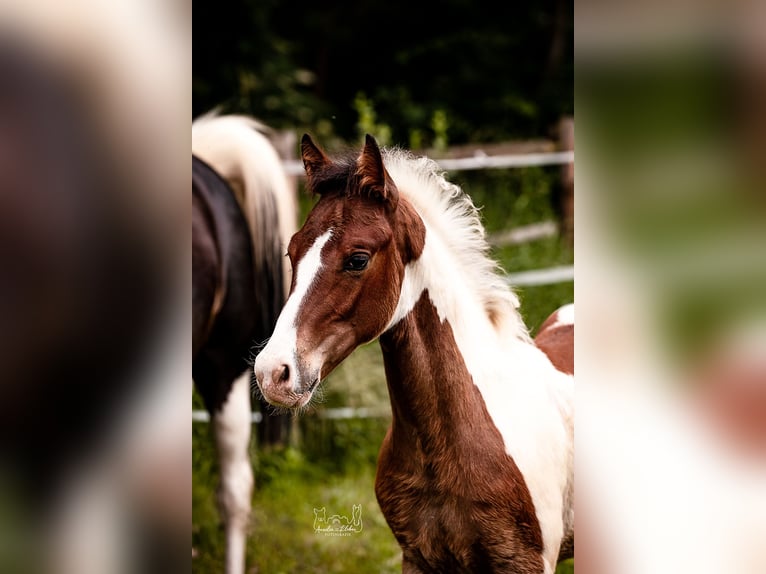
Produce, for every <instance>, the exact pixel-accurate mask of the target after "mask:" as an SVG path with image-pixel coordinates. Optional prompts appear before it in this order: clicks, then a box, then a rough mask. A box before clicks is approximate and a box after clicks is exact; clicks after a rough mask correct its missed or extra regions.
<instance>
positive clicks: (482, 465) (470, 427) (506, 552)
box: [375, 292, 543, 574]
mask: <svg viewBox="0 0 766 574" xmlns="http://www.w3.org/2000/svg"><path fill="white" fill-rule="evenodd" d="M380 342H381V347H382V349H383V355H384V361H385V367H386V378H387V380H388V385H389V394H390V397H391V403H392V410H393V414H394V419H393V423H392V427H391V429H390V430H389V432H388V434H387V436H386V438H385V441H384V443H383V446H382V448H381V452H380V458H379V462H378V472H377V479H376V485H375V491H376V495H377V498H378V503H379V504H380V508H381V510H382V511H383V515H384V516H385V517H386V520H387V521H388V524H389V526H390V528H391V530H392V532H393V533H394V536H396V539H397V540H398V541H399V544H400V545H401V547H402V552H403V562H404V568H405V570H406V568H413V569H414V570H415V571H422V572H434V573H444V572H472V573H473V572H517V573H521V574H525V573H532V572H534V573H539V572H541V571H542V569H543V566H542V550H543V543H542V534H541V531H540V525H539V523H538V522H537V517H536V515H535V508H534V503H533V502H532V498H531V495H530V493H529V490H528V489H527V486H526V484H525V482H524V478H523V477H522V475H521V473H520V471H519V469H518V467H517V466H516V464H515V463H514V461H513V459H512V458H511V457H509V456H508V455H507V454H506V452H505V447H504V443H503V439H502V437H501V435H500V433H499V431H498V430H497V428H496V427H495V426H494V424H493V423H492V420H491V418H490V415H489V413H488V412H487V409H486V405H485V403H484V400H483V398H482V396H481V394H480V392H479V390H478V388H477V387H476V386H475V385H474V384H473V381H472V378H471V375H470V373H469V372H468V369H467V367H466V366H465V363H464V362H463V361H462V359H461V356H460V353H459V350H458V348H457V344H456V342H455V340H454V336H453V333H452V328H451V327H450V325H449V324H448V323H446V322H444V323H442V322H441V321H440V319H439V316H438V313H437V311H436V309H435V308H434V306H433V304H432V303H431V302H430V300H429V298H428V293H427V292H424V293H423V295H422V296H421V298H420V300H419V301H418V303H417V304H416V305H415V308H414V309H413V311H412V312H411V313H410V314H409V315H408V316H407V317H406V318H405V319H403V320H402V321H401V322H400V323H399V324H398V325H396V326H395V327H394V328H393V329H392V330H391V331H389V332H387V333H385V334H384V335H383V336H381V338H380Z"/></svg>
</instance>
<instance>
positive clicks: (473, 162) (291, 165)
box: [283, 151, 574, 176]
mask: <svg viewBox="0 0 766 574" xmlns="http://www.w3.org/2000/svg"><path fill="white" fill-rule="evenodd" d="M283 163H284V166H285V170H286V171H287V173H288V174H290V175H300V176H302V175H305V174H306V172H305V170H304V169H303V163H302V162H301V161H300V160H297V159H296V160H287V161H285V162H283ZM436 163H438V164H439V166H441V167H442V168H443V169H445V170H447V171H465V170H472V169H508V168H517V167H534V166H542V165H564V164H567V163H574V152H573V151H556V152H545V153H521V154H506V155H487V154H486V153H484V152H481V151H479V152H476V153H475V154H474V155H472V156H470V157H460V158H451V159H447V158H445V159H437V160H436Z"/></svg>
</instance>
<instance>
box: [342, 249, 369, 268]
mask: <svg viewBox="0 0 766 574" xmlns="http://www.w3.org/2000/svg"><path fill="white" fill-rule="evenodd" d="M369 262H370V256H369V255H367V254H366V253H353V254H352V255H351V257H349V258H348V259H346V262H345V263H344V264H343V269H344V270H345V271H364V270H365V269H367V264H368V263H369Z"/></svg>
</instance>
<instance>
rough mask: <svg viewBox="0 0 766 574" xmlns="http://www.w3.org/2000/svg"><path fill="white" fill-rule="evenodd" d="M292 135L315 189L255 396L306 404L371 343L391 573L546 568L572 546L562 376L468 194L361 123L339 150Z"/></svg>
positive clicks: (568, 390)
mask: <svg viewBox="0 0 766 574" xmlns="http://www.w3.org/2000/svg"><path fill="white" fill-rule="evenodd" d="M301 149H302V157H303V163H304V166H305V168H306V175H307V185H308V189H309V190H310V191H312V192H313V193H314V194H317V195H318V196H319V200H318V202H317V203H316V204H315V206H314V207H313V209H312V211H311V212H310V214H309V215H308V218H307V219H306V222H305V223H304V225H303V227H302V228H301V229H300V230H299V231H298V233H296V234H295V235H294V236H293V238H292V240H291V242H290V247H289V250H288V253H289V256H290V260H291V262H292V263H293V269H294V271H293V287H292V292H291V294H290V297H289V299H288V300H287V302H286V304H285V306H284V308H283V310H282V313H281V314H280V317H279V320H278V321H277V325H276V328H275V330H274V333H273V335H272V336H271V338H270V339H269V342H268V344H267V345H266V346H265V347H264V348H263V349H262V351H261V353H260V354H259V355H258V357H256V361H255V365H254V371H255V376H256V380H257V383H258V386H259V387H260V389H261V392H262V393H263V395H264V397H265V398H266V399H267V400H269V401H270V402H271V403H272V404H274V405H278V406H280V407H282V408H292V409H301V408H304V407H305V406H306V405H308V404H309V403H310V401H311V400H312V397H313V394H314V391H315V390H316V388H317V387H318V385H319V384H320V382H321V381H322V379H324V378H325V377H326V376H327V375H328V374H329V373H330V372H331V371H332V370H333V369H334V368H335V367H337V366H338V365H339V364H340V363H341V362H342V361H343V360H344V359H345V358H346V357H348V356H349V355H350V354H351V353H352V352H353V350H354V349H355V348H356V347H358V346H359V345H361V344H364V343H367V342H369V341H372V340H374V339H379V342H380V346H381V350H382V352H383V360H384V366H385V372H386V381H387V385H388V392H389V397H390V401H391V409H392V415H393V419H392V424H391V427H390V428H389V431H388V433H387V435H386V437H385V439H384V441H383V445H382V447H381V451H380V455H379V458H378V468H377V476H376V481H375V493H376V496H377V499H378V503H379V505H380V508H381V510H382V512H383V515H384V517H385V518H386V521H387V522H388V525H389V527H390V528H391V531H392V532H393V534H394V536H395V537H396V539H397V541H398V542H399V545H400V546H401V548H402V571H403V572H406V573H416V572H430V573H443V572H487V573H489V572H516V573H520V574H527V573H528V574H532V573H534V574H540V573H541V572H544V573H545V574H551V573H552V572H553V571H554V570H555V568H556V565H557V563H558V562H559V561H561V560H563V559H566V558H570V557H571V556H572V553H573V540H574V453H573V450H574V440H573V438H574V436H573V435H574V428H573V426H574V404H573V397H574V385H573V377H572V375H570V374H568V373H565V372H563V371H562V370H559V368H557V366H555V365H554V363H553V362H552V361H551V359H550V358H549V356H548V354H546V353H545V352H543V351H542V350H541V348H540V347H538V346H537V345H536V344H535V342H534V341H533V340H532V338H531V337H530V334H529V332H528V329H527V327H526V326H525V324H524V322H523V320H522V317H521V314H520V313H519V309H518V307H519V300H518V297H517V296H516V294H515V293H514V292H513V291H512V289H510V288H509V286H508V285H507V283H506V281H505V278H504V275H503V274H502V273H500V272H499V269H498V266H497V264H496V262H495V261H493V260H492V259H490V258H489V257H488V250H489V247H488V244H487V242H486V239H485V234H484V229H483V226H482V224H481V221H480V218H479V213H478V211H477V209H476V208H475V206H474V205H473V203H472V201H471V199H470V197H469V196H468V195H467V194H465V193H464V192H463V191H462V190H461V189H460V188H459V187H458V186H456V185H454V184H452V183H450V182H448V181H447V180H446V179H445V178H444V176H443V175H442V173H441V171H440V170H439V168H438V165H437V164H436V162H434V161H432V160H430V159H428V158H423V157H420V158H418V157H414V156H412V155H411V154H409V152H406V151H405V150H399V149H393V150H381V149H380V148H379V147H378V145H377V142H375V140H374V139H373V138H372V137H371V136H367V138H366V142H365V145H364V148H363V149H362V151H361V153H359V152H357V153H353V154H348V155H346V156H342V157H340V158H336V159H331V158H329V157H328V156H327V155H326V154H325V153H324V152H323V151H322V150H321V149H320V148H319V147H317V146H316V144H314V142H313V141H312V140H311V138H310V137H309V136H308V135H305V136H304V137H303V140H302V143H301ZM552 350H553V348H551V350H549V352H552Z"/></svg>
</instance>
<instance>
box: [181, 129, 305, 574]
mask: <svg viewBox="0 0 766 574" xmlns="http://www.w3.org/2000/svg"><path fill="white" fill-rule="evenodd" d="M259 129H260V125H259V124H257V123H256V122H254V121H253V120H251V119H250V118H245V117H240V116H207V117H203V118H201V119H198V120H196V121H195V123H194V124H193V126H192V140H193V141H192V149H193V156H192V174H193V180H192V253H193V256H192V266H193V293H192V303H193V304H192V310H193V313H192V321H193V343H192V346H193V378H194V382H195V385H196V387H197V390H198V391H199V393H200V395H201V396H202V398H203V400H204V402H205V406H206V408H207V410H208V411H209V412H210V414H211V418H212V422H213V428H214V433H215V438H216V446H217V449H218V455H219V463H220V473H221V490H220V502H221V511H222V514H223V518H224V521H225V523H226V539H227V542H226V553H227V558H226V572H227V573H228V574H235V573H236V574H240V573H242V572H244V552H245V539H246V529H247V526H248V521H249V516H250V503H251V495H252V487H253V475H252V469H251V464H250V460H249V457H248V445H249V441H250V426H251V421H250V412H251V404H250V377H249V373H248V370H247V367H248V364H249V360H250V356H251V353H252V351H253V349H254V346H255V345H256V344H257V343H258V342H260V341H262V340H264V339H265V338H266V337H268V335H269V334H270V333H271V330H272V329H273V327H274V324H275V322H276V319H277V316H278V314H279V311H280V309H281V308H282V305H283V303H284V297H285V295H286V290H285V281H284V273H283V271H284V264H283V259H284V257H283V254H284V250H285V246H286V243H287V240H288V239H289V237H290V234H291V233H292V231H293V230H294V228H295V225H296V222H297V216H296V211H295V209H296V208H295V198H294V197H293V191H292V189H291V187H290V185H289V184H288V179H287V177H286V175H285V173H284V171H282V165H281V160H280V159H279V157H278V155H277V154H276V151H275V150H274V149H273V148H272V147H271V144H270V143H269V142H268V140H267V139H266V137H265V136H264V135H263V134H262V133H260V132H259ZM195 154H199V155H200V156H202V157H203V158H205V159H207V161H203V159H201V158H200V157H198V156H197V155H195ZM210 164H213V165H215V166H216V169H214V168H213V167H212V166H211V165H210ZM285 422H286V421H285V417H272V416H266V417H264V419H263V425H264V426H265V427H267V428H266V432H265V433H262V434H261V436H262V437H266V435H267V434H270V435H271V438H273V437H274V436H275V435H276V436H277V437H279V436H280V435H282V434H283V432H284V425H285ZM282 438H284V437H283V436H282Z"/></svg>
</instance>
